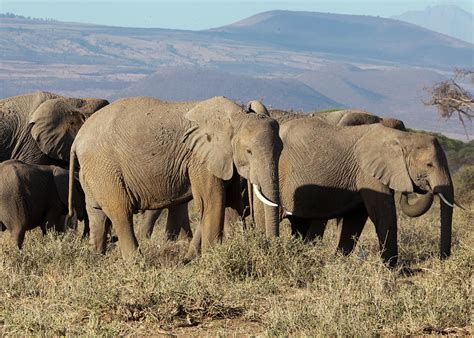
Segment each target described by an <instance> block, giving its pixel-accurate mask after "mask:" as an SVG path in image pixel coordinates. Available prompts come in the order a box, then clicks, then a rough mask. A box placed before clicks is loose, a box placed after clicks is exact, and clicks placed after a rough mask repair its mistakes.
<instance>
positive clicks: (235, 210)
mask: <svg viewBox="0 0 474 338" xmlns="http://www.w3.org/2000/svg"><path fill="white" fill-rule="evenodd" d="M225 206H226V208H225V218H224V233H229V231H230V229H231V227H232V226H233V225H234V224H236V223H237V222H239V221H241V220H243V217H244V203H243V197H242V187H241V179H240V176H239V174H237V173H236V172H235V173H234V176H233V177H232V179H231V180H230V182H228V183H227V186H226V197H225Z"/></svg>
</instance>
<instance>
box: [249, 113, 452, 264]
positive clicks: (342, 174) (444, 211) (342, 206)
mask: <svg viewBox="0 0 474 338" xmlns="http://www.w3.org/2000/svg"><path fill="white" fill-rule="evenodd" d="M280 137H281V139H282V141H283V144H284V147H283V150H282V153H281V156H280V162H279V177H280V197H281V202H282V206H283V208H284V209H285V210H286V213H287V215H288V218H289V220H290V222H291V223H292V226H293V228H295V229H302V228H308V227H310V225H311V222H313V221H314V222H320V220H321V219H330V218H338V217H344V219H343V226H342V234H341V241H342V242H341V241H340V243H339V246H340V247H341V249H343V252H346V253H347V252H350V250H352V248H353V246H352V247H350V248H349V247H348V246H349V245H350V243H348V242H347V243H345V242H344V241H343V239H347V238H350V237H351V236H352V235H355V236H356V237H358V236H359V235H360V233H361V231H362V229H363V226H364V224H365V222H366V220H367V218H368V217H370V218H371V220H372V221H373V223H374V224H375V227H376V231H377V235H378V239H379V243H380V247H381V250H382V257H383V259H384V260H385V261H387V262H389V263H390V264H392V265H393V264H395V263H396V258H397V254H398V249H397V218H396V210H395V203H394V198H393V192H394V191H399V192H402V193H411V192H417V193H420V194H439V196H440V198H441V199H442V200H443V201H450V202H452V201H453V195H454V194H453V185H452V182H451V177H450V173H449V170H448V164H447V160H446V156H445V154H444V152H443V150H442V149H441V146H440V145H439V143H438V141H437V140H436V138H434V137H431V136H427V135H420V134H415V133H408V132H403V131H399V130H396V129H392V128H387V127H385V126H382V125H380V124H379V123H377V124H371V125H360V126H352V127H338V126H333V125H329V124H327V123H325V122H323V121H322V120H321V119H318V118H310V119H293V120H288V121H287V122H285V123H283V124H281V128H280ZM448 203H449V202H448ZM254 206H255V207H254V209H255V210H254V215H255V218H256V222H257V225H258V224H261V222H263V220H264V215H263V213H262V212H261V204H260V203H254ZM451 226H452V207H451V206H449V205H448V204H447V203H443V204H442V205H441V239H440V255H441V257H442V258H444V257H447V256H449V255H450V251H451Z"/></svg>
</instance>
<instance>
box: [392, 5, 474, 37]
mask: <svg viewBox="0 0 474 338" xmlns="http://www.w3.org/2000/svg"><path fill="white" fill-rule="evenodd" d="M392 18H393V19H397V20H402V21H406V22H410V23H413V24H415V25H418V26H421V27H425V28H428V29H431V30H433V31H435V32H439V33H443V34H446V35H449V36H452V37H455V38H457V39H460V40H463V41H467V42H470V43H474V18H473V15H472V13H469V12H467V11H465V10H464V9H462V8H460V7H458V6H454V5H438V6H429V7H426V8H425V9H424V10H421V11H408V12H405V13H402V14H400V15H396V16H393V17H392Z"/></svg>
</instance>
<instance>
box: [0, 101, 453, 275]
mask: <svg viewBox="0 0 474 338" xmlns="http://www.w3.org/2000/svg"><path fill="white" fill-rule="evenodd" d="M0 162H2V163H1V164H0V228H1V229H2V230H5V229H8V230H9V231H10V233H11V235H12V238H13V240H14V241H15V242H16V244H17V246H18V247H19V248H21V246H22V243H23V239H24V236H25V231H26V230H30V229H32V228H35V227H38V226H39V227H41V229H42V231H43V233H45V232H46V228H47V227H54V228H55V229H56V230H60V231H63V230H65V226H66V225H72V226H74V225H73V224H72V223H74V221H73V219H74V216H75V217H76V218H77V219H79V220H84V223H85V235H88V236H89V242H90V245H91V246H92V248H93V250H95V251H97V252H100V253H105V250H106V244H107V241H106V239H107V236H108V234H109V232H110V230H111V228H113V230H114V232H115V233H116V235H117V238H118V245H119V248H120V251H121V253H122V256H123V257H131V256H133V255H135V254H136V253H137V251H138V241H137V237H136V234H135V230H134V226H133V215H134V214H136V213H138V212H145V215H146V219H147V221H146V222H145V226H144V228H142V229H139V231H141V232H142V233H143V234H144V235H150V234H151V231H152V230H153V223H154V221H155V220H156V218H157V216H158V215H159V213H160V210H161V209H163V208H168V210H169V213H168V221H167V226H166V233H167V236H168V238H169V239H176V238H177V236H178V234H179V232H180V231H184V233H185V234H186V235H187V237H188V238H189V239H191V238H192V240H191V242H190V245H189V249H188V252H187V255H186V261H189V260H191V259H192V258H194V257H195V256H196V255H197V254H198V253H199V252H200V250H201V249H202V250H205V249H206V248H208V247H210V246H213V245H215V244H216V243H218V242H220V241H221V240H222V238H223V233H224V224H225V225H226V227H227V226H228V225H231V224H232V223H233V222H235V221H236V220H238V219H239V218H243V217H244V215H245V212H246V211H248V210H250V216H251V217H252V219H253V223H254V224H255V226H256V227H257V228H258V229H261V230H262V231H264V232H265V233H266V236H267V237H270V238H271V237H275V236H278V235H279V226H280V221H281V219H282V218H288V220H289V221H290V224H291V228H292V233H293V234H294V235H299V236H302V237H303V238H304V239H305V240H307V241H309V242H310V241H312V240H313V239H315V238H316V237H318V236H323V233H324V230H325V227H326V222H327V220H329V219H332V218H337V219H338V220H339V223H340V224H341V235H340V240H339V245H338V248H339V249H340V250H341V251H342V253H344V254H349V253H350V252H351V251H352V250H353V248H354V246H355V245H356V243H357V239H358V238H359V236H360V234H361V232H362V230H363V227H364V225H365V223H366V221H367V219H368V218H370V219H371V221H372V222H373V223H374V225H375V229H376V233H377V237H378V240H379V245H380V250H381V256H382V258H383V260H384V261H385V262H387V263H388V264H390V265H392V266H393V265H395V264H396V262H397V255H398V251H397V217H396V207H395V197H394V196H395V192H399V193H401V195H400V196H401V198H400V207H401V210H402V211H403V212H404V213H405V214H407V215H408V216H411V217H417V216H420V215H422V214H423V213H425V212H426V211H427V210H428V209H429V208H430V207H431V205H432V203H433V196H434V195H438V196H439V197H440V200H441V201H442V202H444V203H441V206H440V223H441V224H440V228H441V236H440V257H441V258H445V257H448V256H449V255H450V251H451V228H452V212H453V211H452V208H453V207H454V205H453V204H454V191H453V184H452V181H451V177H450V173H449V169H448V163H447V160H446V156H445V154H444V152H443V150H442V148H441V146H440V144H439V143H438V141H437V140H436V138H434V137H432V136H428V135H422V134H418V133H413V132H409V131H407V130H406V129H405V126H404V124H403V122H401V121H399V120H396V119H390V118H381V117H378V116H376V115H372V114H369V113H366V112H363V111H360V110H342V111H337V112H332V113H320V114H311V115H304V114H297V113H292V112H286V111H282V110H267V108H266V107H265V106H264V105H263V104H262V103H260V102H258V101H251V102H249V103H248V104H247V105H246V106H242V105H239V104H237V103H235V102H233V101H232V100H229V99H227V98H225V97H213V98H210V99H207V100H204V101H196V102H169V101H162V100H158V99H155V98H151V97H130V98H123V99H119V100H117V101H115V102H113V103H110V104H109V102H107V101H106V100H101V99H77V98H67V97H63V96H59V95H56V94H52V93H47V92H38V93H30V94H25V95H21V96H16V97H11V98H7V99H4V100H1V101H0ZM67 169H68V170H67ZM410 193H416V198H414V200H415V202H411V203H409V202H408V194H410ZM191 199H192V200H194V203H195V206H196V208H197V209H198V210H199V213H200V219H201V221H200V224H199V225H198V227H197V228H196V230H195V231H194V234H193V233H192V232H191V228H190V226H189V219H188V214H187V202H189V201H190V200H191Z"/></svg>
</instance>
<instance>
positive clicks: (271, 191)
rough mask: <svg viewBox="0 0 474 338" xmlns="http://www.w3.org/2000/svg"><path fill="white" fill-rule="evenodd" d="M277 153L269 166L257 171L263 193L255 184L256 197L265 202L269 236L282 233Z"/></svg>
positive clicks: (267, 234)
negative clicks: (257, 189) (256, 188)
mask: <svg viewBox="0 0 474 338" xmlns="http://www.w3.org/2000/svg"><path fill="white" fill-rule="evenodd" d="M277 155H279V153H278V152H276V153H274V155H273V156H270V157H271V158H270V159H269V161H268V166H262V167H261V169H260V170H259V171H258V172H257V177H258V180H257V181H258V183H259V184H260V188H261V191H260V192H261V194H260V192H258V191H256V190H255V186H254V192H255V195H256V197H257V198H258V199H259V200H260V201H261V202H263V203H264V214H265V233H266V236H267V237H268V238H271V237H276V236H279V234H280V230H279V229H280V212H279V208H278V206H279V205H280V193H279V180H278V169H277V168H278V166H277V163H278V156H277ZM262 195H263V196H262ZM265 199H266V200H267V201H265Z"/></svg>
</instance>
